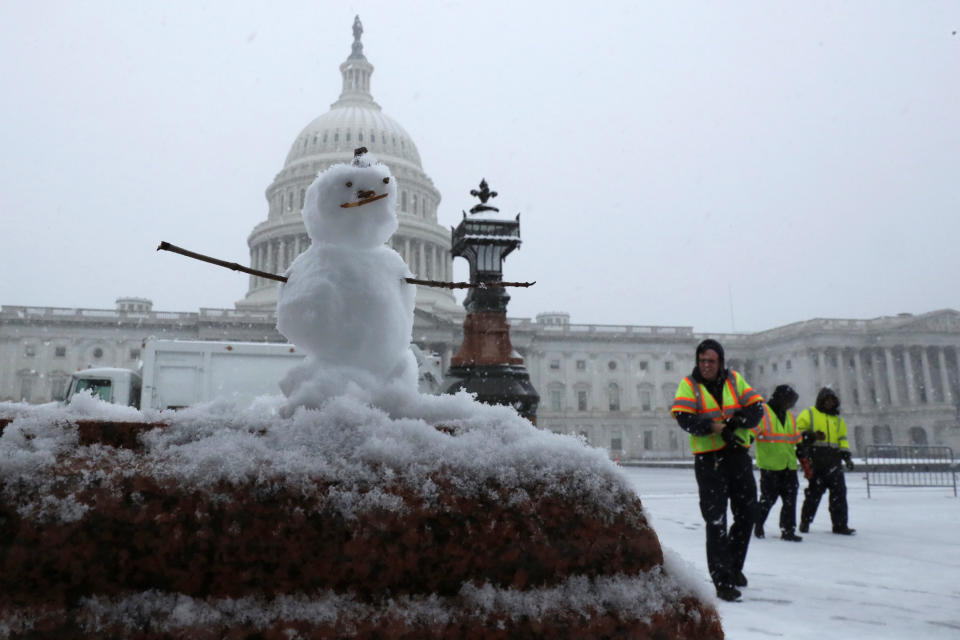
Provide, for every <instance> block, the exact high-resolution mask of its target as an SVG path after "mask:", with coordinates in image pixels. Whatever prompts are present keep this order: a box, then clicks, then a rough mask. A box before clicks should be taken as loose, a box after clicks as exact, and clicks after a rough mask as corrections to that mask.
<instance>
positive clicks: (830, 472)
mask: <svg viewBox="0 0 960 640" xmlns="http://www.w3.org/2000/svg"><path fill="white" fill-rule="evenodd" d="M827 489H829V490H830V503H829V504H830V521H831V522H832V523H833V528H834V530H836V529H844V528H846V527H847V482H846V480H844V477H843V468H842V467H841V466H840V465H839V464H837V465H835V466H830V467H827V468H825V469H816V468H814V470H813V477H812V478H810V484H809V485H808V486H807V488H806V489H804V490H803V495H804V498H803V507H802V508H801V509H800V522H801V523H803V524H806V525H807V526H810V523H812V522H813V517H814V516H815V515H817V507H818V506H820V498H821V497H822V496H823V494H824V492H826V491H827Z"/></svg>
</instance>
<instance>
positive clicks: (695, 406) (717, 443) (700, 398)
mask: <svg viewBox="0 0 960 640" xmlns="http://www.w3.org/2000/svg"><path fill="white" fill-rule="evenodd" d="M758 402H763V398H762V397H761V396H760V394H759V393H757V392H756V391H754V390H753V387H751V386H750V385H749V384H747V381H746V380H744V379H743V376H741V375H740V374H739V373H738V372H736V371H734V370H733V369H730V370H729V373H728V375H727V379H726V380H725V381H724V384H723V406H722V407H721V406H719V405H718V404H717V401H716V399H715V398H714V397H713V394H711V393H710V392H709V391H708V390H707V388H706V387H705V386H704V385H702V384H700V383H698V382H695V381H694V380H693V378H691V377H690V376H687V377H686V378H684V379H683V380H681V381H680V385H679V386H678V387H677V395H676V396H675V397H674V399H673V406H671V407H670V413H672V414H677V413H695V414H697V415H700V416H703V417H706V418H710V419H712V420H713V421H714V422H723V421H724V420H726V419H727V418H730V417H732V416H733V414H734V413H736V411H737V410H738V409H742V408H743V407H748V406H750V405H752V404H756V403H758ZM759 432H760V428H759V425H758V426H757V427H754V428H753V429H737V430H736V432H735V433H736V435H737V436H738V437H739V438H740V439H741V440H742V441H743V442H744V443H745V444H746V445H747V446H749V445H750V443H751V442H752V440H753V438H754V437H755V436H756V435H757V433H759ZM725 446H726V443H725V442H724V441H723V438H721V437H720V434H719V433H708V434H706V435H702V436H695V435H691V436H690V451H691V452H692V453H693V454H694V455H696V454H698V453H708V452H710V451H719V450H720V449H723V448H724V447H725Z"/></svg>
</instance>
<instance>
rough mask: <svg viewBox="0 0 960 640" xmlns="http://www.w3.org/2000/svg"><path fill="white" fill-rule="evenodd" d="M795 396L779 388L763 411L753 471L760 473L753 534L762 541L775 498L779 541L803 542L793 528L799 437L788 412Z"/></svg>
mask: <svg viewBox="0 0 960 640" xmlns="http://www.w3.org/2000/svg"><path fill="white" fill-rule="evenodd" d="M797 397H798V396H797V392H796V391H794V390H793V388H791V387H790V386H789V385H786V384H782V385H780V386H779V387H777V388H776V389H774V391H773V395H772V396H771V397H770V400H769V402H767V403H766V405H765V407H764V409H765V411H764V417H763V422H762V423H761V424H762V429H761V431H760V435H758V436H757V467H758V468H759V469H760V509H759V513H758V515H757V523H756V524H755V525H754V534H755V535H756V536H757V537H758V538H762V537H764V534H763V523H764V522H766V520H767V514H769V513H770V509H771V508H772V507H773V505H774V503H775V502H776V501H777V498H780V500H781V504H780V538H781V539H783V540H789V541H791V542H800V541H802V540H803V538H801V537H800V536H798V535H797V534H796V527H797V490H798V489H799V486H800V483H799V482H798V481H797V443H798V442H799V441H800V433H799V432H798V431H797V420H796V418H794V417H793V414H792V413H790V409H792V408H793V407H794V405H796V404H797Z"/></svg>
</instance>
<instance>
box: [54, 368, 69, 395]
mask: <svg viewBox="0 0 960 640" xmlns="http://www.w3.org/2000/svg"><path fill="white" fill-rule="evenodd" d="M68 382H70V376H67V375H64V374H61V373H55V374H53V375H51V376H50V397H51V399H53V400H58V399H61V398H63V396H64V394H65V393H66V392H67V383H68Z"/></svg>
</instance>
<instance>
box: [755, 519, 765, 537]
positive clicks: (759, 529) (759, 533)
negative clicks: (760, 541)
mask: <svg viewBox="0 0 960 640" xmlns="http://www.w3.org/2000/svg"><path fill="white" fill-rule="evenodd" d="M753 535H755V536H757V537H758V538H762V537H763V525H762V524H760V523H759V522H758V523H757V524H755V525H753Z"/></svg>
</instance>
